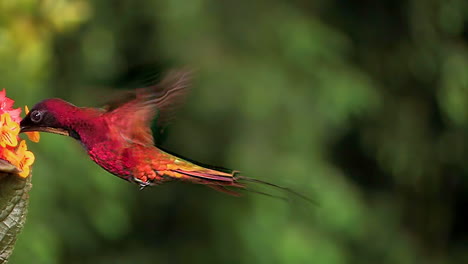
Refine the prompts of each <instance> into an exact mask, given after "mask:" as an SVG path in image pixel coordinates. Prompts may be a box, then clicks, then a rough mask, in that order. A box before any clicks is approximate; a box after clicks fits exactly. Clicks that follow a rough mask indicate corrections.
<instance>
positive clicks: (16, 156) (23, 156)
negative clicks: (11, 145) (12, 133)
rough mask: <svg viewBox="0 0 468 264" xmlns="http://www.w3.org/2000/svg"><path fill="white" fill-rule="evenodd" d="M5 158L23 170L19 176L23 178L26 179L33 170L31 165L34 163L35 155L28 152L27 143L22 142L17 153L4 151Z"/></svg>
mask: <svg viewBox="0 0 468 264" xmlns="http://www.w3.org/2000/svg"><path fill="white" fill-rule="evenodd" d="M3 151H4V153H3V154H4V156H5V158H6V159H7V160H8V161H9V162H10V163H11V164H13V165H15V166H16V167H17V168H18V169H20V170H21V172H20V173H18V175H19V176H20V177H22V178H26V177H28V175H29V172H30V170H31V165H32V164H33V163H34V159H35V157H34V154H33V153H32V152H31V151H28V150H27V146H26V141H25V140H21V142H20V144H19V146H18V147H17V148H16V150H15V151H11V150H8V149H4V150H3Z"/></svg>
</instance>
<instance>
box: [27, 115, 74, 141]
mask: <svg viewBox="0 0 468 264" xmlns="http://www.w3.org/2000/svg"><path fill="white" fill-rule="evenodd" d="M20 128H21V130H20V133H23V132H34V131H37V132H47V133H53V134H59V135H63V136H70V132H69V131H68V130H66V129H63V128H56V127H47V126H37V125H36V124H34V123H33V122H32V121H31V120H30V119H29V118H27V117H25V118H24V119H23V120H21V122H20Z"/></svg>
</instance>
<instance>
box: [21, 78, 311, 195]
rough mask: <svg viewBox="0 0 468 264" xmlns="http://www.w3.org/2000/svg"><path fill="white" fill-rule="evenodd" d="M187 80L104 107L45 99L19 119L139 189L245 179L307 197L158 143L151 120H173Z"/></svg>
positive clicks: (222, 185) (216, 185) (237, 184)
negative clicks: (72, 143) (75, 145)
mask: <svg viewBox="0 0 468 264" xmlns="http://www.w3.org/2000/svg"><path fill="white" fill-rule="evenodd" d="M189 81H190V74H189V73H187V72H183V71H179V72H172V73H169V74H168V75H167V76H166V77H165V78H164V79H163V80H162V81H161V82H160V83H159V84H157V85H153V86H150V87H146V88H140V89H136V90H133V91H129V92H128V93H126V94H125V95H123V96H120V97H118V98H117V99H116V100H113V101H112V102H110V103H109V104H107V105H106V106H104V107H103V108H88V107H77V106H74V105H73V104H71V103H69V102H66V101H64V100H62V99H58V98H52V99H46V100H43V101H42V102H39V103H38V104H36V105H35V106H34V107H33V108H32V109H31V111H30V112H29V113H28V114H27V115H26V117H25V118H24V119H23V120H22V121H21V123H20V126H21V132H28V131H41V132H49V133H55V134H60V135H65V136H70V137H72V138H74V139H76V140H78V141H79V142H81V144H82V145H83V146H84V148H85V149H86V151H87V153H88V155H89V157H90V158H91V159H92V160H93V161H94V162H96V163H97V164H98V165H99V166H101V167H102V168H104V169H105V170H107V171H108V172H110V173H112V174H114V175H116V176H118V177H120V178H122V179H124V180H127V181H130V182H133V183H136V184H138V185H140V187H141V188H144V187H145V186H149V185H158V184H161V183H164V182H168V181H185V182H190V183H197V184H204V185H206V186H208V187H211V188H213V189H215V190H218V191H222V192H225V193H228V194H231V195H238V194H239V193H238V192H236V191H233V190H231V189H230V187H233V188H242V189H246V188H247V186H246V184H245V183H246V182H254V183H260V184H266V185H269V186H273V187H275V188H279V189H282V190H285V191H288V192H290V193H294V194H296V195H298V196H301V197H303V198H304V199H308V198H307V197H304V196H303V195H300V194H298V193H295V192H293V191H292V190H290V189H288V188H286V187H282V186H278V185H275V184H271V183H269V182H265V181H261V180H257V179H253V178H249V177H245V176H242V175H240V174H239V172H238V171H234V170H227V169H220V168H214V167H209V166H205V165H199V164H196V163H194V162H191V161H188V160H186V159H184V158H181V157H179V156H176V155H173V154H170V153H168V152H166V151H164V150H162V149H160V148H158V147H156V146H155V142H154V139H153V135H152V131H151V122H152V120H153V119H156V120H157V123H158V126H163V125H164V124H165V123H167V122H168V121H169V120H170V119H171V118H172V116H173V113H174V109H176V108H177V107H178V106H179V105H180V104H181V103H182V102H183V99H184V98H185V96H186V94H187V91H188V89H189ZM247 190H248V189H247ZM251 191H253V190H251ZM254 192H257V193H261V194H265V195H269V194H266V193H262V192H258V191H254ZM269 196H272V195H269Z"/></svg>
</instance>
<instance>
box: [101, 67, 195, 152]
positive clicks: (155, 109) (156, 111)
mask: <svg viewBox="0 0 468 264" xmlns="http://www.w3.org/2000/svg"><path fill="white" fill-rule="evenodd" d="M190 76H191V74H190V72H188V71H174V72H170V73H169V74H167V75H166V77H165V78H164V79H163V80H162V81H161V82H160V83H158V84H157V85H153V86H149V87H145V88H139V89H135V90H133V91H127V92H124V93H121V94H119V95H118V96H117V97H116V98H115V99H114V100H112V101H110V102H109V103H108V104H107V105H106V106H104V107H103V109H104V110H105V111H106V112H107V113H106V114H107V115H111V118H110V120H111V122H112V123H113V125H114V126H115V128H117V129H118V130H119V133H120V134H121V135H122V137H124V138H125V139H126V140H127V141H131V142H132V143H137V144H141V145H145V146H152V145H154V141H153V135H152V132H151V122H152V120H153V119H154V118H155V117H157V125H158V127H164V126H166V125H167V123H168V122H170V121H171V120H173V119H174V117H175V112H176V110H177V109H178V108H179V107H180V106H181V105H182V103H183V102H184V101H185V98H186V96H187V93H188V88H189V82H190V79H191V78H190Z"/></svg>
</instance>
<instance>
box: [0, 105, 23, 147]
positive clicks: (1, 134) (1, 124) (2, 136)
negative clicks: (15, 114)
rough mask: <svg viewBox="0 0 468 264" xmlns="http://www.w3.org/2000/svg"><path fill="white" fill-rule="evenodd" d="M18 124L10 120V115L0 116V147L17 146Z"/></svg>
mask: <svg viewBox="0 0 468 264" xmlns="http://www.w3.org/2000/svg"><path fill="white" fill-rule="evenodd" d="M18 133H19V124H18V123H16V122H14V121H13V120H11V117H10V114H8V113H3V114H2V115H1V116H0V146H2V147H5V146H7V145H8V146H11V147H15V146H16V145H18Z"/></svg>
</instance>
